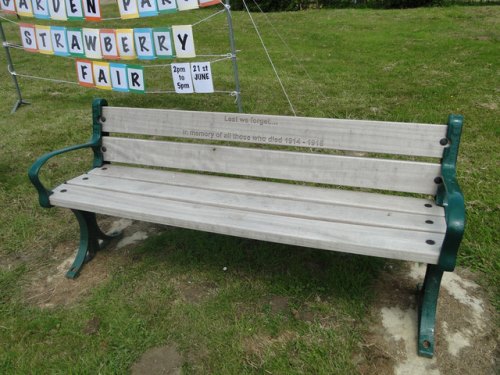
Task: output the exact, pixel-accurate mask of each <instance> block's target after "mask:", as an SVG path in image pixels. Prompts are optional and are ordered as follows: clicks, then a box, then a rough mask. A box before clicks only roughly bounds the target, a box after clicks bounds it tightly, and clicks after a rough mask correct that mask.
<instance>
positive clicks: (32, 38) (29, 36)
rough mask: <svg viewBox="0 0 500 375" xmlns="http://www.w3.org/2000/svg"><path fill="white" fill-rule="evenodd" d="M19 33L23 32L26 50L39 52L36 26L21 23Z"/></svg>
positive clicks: (22, 37) (22, 38) (22, 36)
mask: <svg viewBox="0 0 500 375" xmlns="http://www.w3.org/2000/svg"><path fill="white" fill-rule="evenodd" d="M19 31H20V32H21V40H22V41H23V48H24V50H26V51H28V52H38V44H37V42H36V31H35V26H34V25H28V24H24V23H20V24H19Z"/></svg>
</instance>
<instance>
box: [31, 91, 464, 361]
mask: <svg viewBox="0 0 500 375" xmlns="http://www.w3.org/2000/svg"><path fill="white" fill-rule="evenodd" d="M103 106H107V101H106V100H104V99H95V100H94V102H93V105H92V109H93V115H92V119H93V127H92V128H93V132H92V138H91V139H90V141H89V142H88V143H84V144H81V145H75V146H71V147H67V148H63V149H61V150H58V151H54V152H51V153H48V154H46V155H44V156H42V157H40V158H39V159H38V160H37V161H36V162H35V163H34V164H33V165H32V167H31V168H30V170H29V173H28V175H29V178H30V180H31V182H32V183H33V185H34V186H35V188H36V189H37V191H38V195H39V202H40V205H41V206H42V207H46V208H50V207H51V204H50V201H49V196H50V195H51V194H52V192H51V190H50V189H47V188H46V187H45V186H44V185H43V184H42V183H41V181H40V178H39V173H40V170H41V168H42V166H43V165H44V164H45V163H46V162H47V161H48V160H49V159H51V158H52V157H54V156H57V155H61V154H63V153H66V152H70V151H74V150H79V149H84V148H91V149H92V151H93V153H94V160H93V164H92V166H93V167H94V168H97V167H101V166H102V165H103V164H104V161H103V155H102V152H101V144H102V136H103V133H102V124H101V120H102V107H103ZM462 123H463V117H462V116H460V115H450V116H449V118H448V133H447V138H446V139H443V140H442V142H443V143H442V144H448V145H449V147H447V148H445V149H444V153H443V158H442V180H441V181H437V182H438V183H439V187H438V192H437V194H436V196H435V201H436V204H437V205H439V206H443V207H444V209H445V218H446V223H447V231H446V235H445V239H444V242H443V245H442V250H441V255H440V258H439V263H438V264H437V265H431V264H429V265H427V271H426V275H425V279H424V283H423V285H421V286H419V288H418V289H419V292H418V293H419V295H418V297H419V298H418V300H419V306H418V331H419V332H418V354H419V355H421V356H424V357H429V358H430V357H432V356H433V353H434V344H435V342H434V341H435V324H436V322H435V320H436V308H437V300H438V295H439V288H440V285H441V278H442V276H443V272H444V271H453V270H454V268H455V264H456V259H457V252H458V248H459V246H460V242H461V240H462V237H463V233H464V228H465V205H464V197H463V194H462V192H461V190H460V187H459V185H458V182H457V179H456V161H457V156H458V149H459V144H460V137H461V132H462ZM72 211H73V213H74V214H75V216H76V218H77V220H78V223H79V225H80V247H79V250H78V253H77V256H76V259H75V261H74V263H73V265H72V266H71V268H70V270H69V271H68V272H67V274H66V276H67V277H68V278H71V279H73V278H75V277H76V276H77V275H78V273H79V271H80V270H81V268H82V267H83V265H84V263H86V262H88V261H90V260H91V259H92V258H93V256H94V255H95V253H96V251H98V250H100V249H101V248H103V247H104V246H105V245H106V244H107V243H108V242H109V241H110V240H112V239H113V238H117V237H118V236H120V233H113V234H111V235H106V234H104V233H103V232H102V231H101V230H100V229H99V227H98V225H97V222H96V216H95V214H94V213H91V212H86V211H79V210H72ZM99 240H103V241H102V243H101V244H99Z"/></svg>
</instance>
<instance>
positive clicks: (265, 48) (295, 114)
mask: <svg viewBox="0 0 500 375" xmlns="http://www.w3.org/2000/svg"><path fill="white" fill-rule="evenodd" d="M243 5H244V6H245V9H246V11H247V13H248V16H249V17H250V20H251V21H252V24H253V27H254V29H255V32H256V33H257V36H258V37H259V39H260V42H261V44H262V47H263V48H264V51H265V52H266V55H267V58H268V60H269V63H270V64H271V66H272V68H273V70H274V74H275V75H276V78H277V79H278V82H279V84H280V86H281V89H282V90H283V93H284V94H285V97H286V100H287V101H288V104H289V105H290V109H291V110H292V113H293V115H294V116H297V113H296V112H295V108H294V107H293V104H292V102H291V100H290V97H289V96H288V94H287V92H286V89H285V86H284V85H283V82H282V81H281V78H280V76H279V74H278V71H277V70H276V67H275V66H274V63H273V60H272V58H271V55H270V54H269V51H268V50H267V47H266V44H265V43H264V40H263V39H262V36H261V34H260V31H259V29H258V27H257V25H256V24H255V21H254V19H253V17H252V14H251V13H250V9H248V5H247V3H246V1H245V0H243Z"/></svg>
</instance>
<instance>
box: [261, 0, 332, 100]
mask: <svg viewBox="0 0 500 375" xmlns="http://www.w3.org/2000/svg"><path fill="white" fill-rule="evenodd" d="M252 1H253V2H254V4H255V5H256V6H257V8H258V9H259V11H260V12H261V13H262V14H263V15H264V17H265V19H266V21H267V22H268V23H269V24H270V25H271V27H272V29H273V31H274V33H275V34H276V35H277V36H278V38H279V39H280V40H281V42H282V43H283V45H284V46H285V47H286V48H287V50H288V52H289V53H290V55H291V56H292V58H293V59H294V61H295V63H296V64H297V65H298V66H300V68H301V69H302V71H303V72H304V73H305V75H306V76H307V78H308V79H309V81H310V82H312V83H314V84H316V82H315V81H314V80H313V79H312V77H311V76H310V74H309V72H308V71H307V69H306V68H305V67H304V65H302V63H301V62H300V60H299V59H298V58H297V56H296V55H295V54H294V53H293V51H292V49H291V48H290V46H289V45H288V43H287V42H286V41H285V39H284V38H283V37H282V36H281V34H280V33H279V32H278V30H277V29H276V27H275V26H274V24H273V23H272V22H271V19H270V18H269V16H268V15H267V14H266V12H264V11H263V10H262V8H261V7H260V5H259V4H258V3H257V1H256V0H252ZM319 93H320V94H321V96H322V97H323V99H326V100H328V99H329V98H328V97H327V96H326V95H325V94H324V92H323V91H321V90H320V91H319Z"/></svg>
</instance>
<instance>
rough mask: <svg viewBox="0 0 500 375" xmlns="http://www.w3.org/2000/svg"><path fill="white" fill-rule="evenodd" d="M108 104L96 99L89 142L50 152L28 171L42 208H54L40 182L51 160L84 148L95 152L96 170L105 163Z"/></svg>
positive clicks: (47, 190)
mask: <svg viewBox="0 0 500 375" xmlns="http://www.w3.org/2000/svg"><path fill="white" fill-rule="evenodd" d="M107 105H108V103H107V101H106V100H105V99H94V101H93V102H92V138H91V139H90V141H89V142H87V143H83V144H80V145H74V146H69V147H65V148H63V149H60V150H56V151H52V152H49V153H48V154H45V155H43V156H41V157H40V158H38V160H37V161H35V163H34V164H33V165H32V166H31V168H30V169H29V171H28V177H29V179H30V181H31V182H32V184H33V185H34V186H35V188H36V190H37V191H38V200H39V202H40V205H41V206H42V207H46V208H49V207H52V206H51V204H50V201H49V196H50V195H51V194H52V191H51V190H49V189H47V188H46V187H45V186H44V185H43V184H42V182H41V181H40V178H39V176H38V175H39V174H40V169H41V168H42V166H43V165H44V164H45V163H46V162H47V161H48V160H49V159H51V158H53V157H54V156H57V155H61V154H64V153H66V152H70V151H75V150H80V149H83V148H92V151H94V162H93V166H94V168H96V167H100V166H101V165H102V164H103V163H104V160H103V155H102V151H101V144H102V123H101V121H104V118H103V117H102V107H104V106H107Z"/></svg>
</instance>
